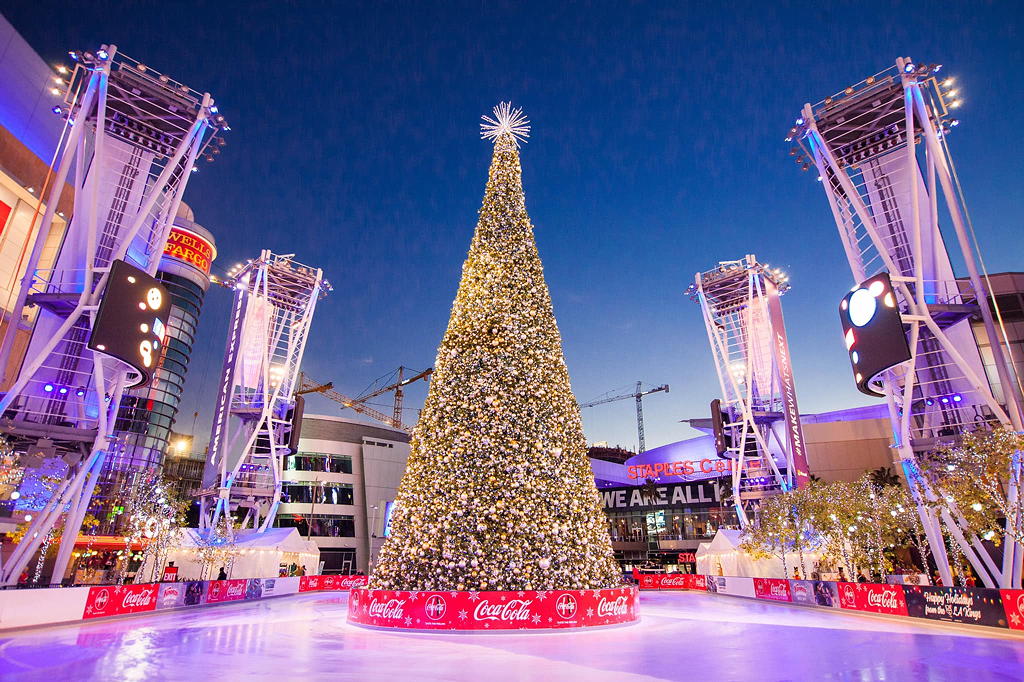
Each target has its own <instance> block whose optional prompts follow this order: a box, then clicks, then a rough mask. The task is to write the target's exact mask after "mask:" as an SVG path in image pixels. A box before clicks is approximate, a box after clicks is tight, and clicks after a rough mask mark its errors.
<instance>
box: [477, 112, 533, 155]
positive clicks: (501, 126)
mask: <svg viewBox="0 0 1024 682" xmlns="http://www.w3.org/2000/svg"><path fill="white" fill-rule="evenodd" d="M493 111H494V118H491V117H490V116H481V117H480V118H482V119H483V120H484V123H481V124H480V139H482V140H491V141H492V142H497V141H498V138H499V137H501V136H502V135H504V134H506V133H508V134H509V135H511V136H512V140H513V141H514V142H515V143H516V146H517V147H518V146H519V141H520V140H522V141H523V142H526V138H528V137H529V136H530V125H529V124H530V121H529V119H527V118H526V116H525V115H524V114H523V110H522V108H517V109H513V108H512V102H501V103H500V104H498V106H496V107H494V110H493Z"/></svg>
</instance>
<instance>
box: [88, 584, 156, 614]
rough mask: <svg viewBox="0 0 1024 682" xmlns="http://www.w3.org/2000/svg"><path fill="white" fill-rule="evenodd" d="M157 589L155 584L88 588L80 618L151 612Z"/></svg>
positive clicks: (154, 604)
mask: <svg viewBox="0 0 1024 682" xmlns="http://www.w3.org/2000/svg"><path fill="white" fill-rule="evenodd" d="M158 587H159V585H157V584H155V583H148V584H144V585H110V586H106V587H90V588H89V596H88V597H87V598H86V600H85V611H84V612H83V614H82V618H102V617H103V616H120V615H122V614H125V613H142V612H144V611H153V610H155V609H156V599H157V588H158Z"/></svg>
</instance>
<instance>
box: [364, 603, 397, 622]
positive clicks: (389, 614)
mask: <svg viewBox="0 0 1024 682" xmlns="http://www.w3.org/2000/svg"><path fill="white" fill-rule="evenodd" d="M367 610H368V611H369V613H370V615H371V616H373V617H375V618H389V619H391V620H398V619H399V618H402V617H404V616H405V600H404V599H389V600H387V601H377V600H376V599H374V600H373V601H372V602H370V608H369V609H367Z"/></svg>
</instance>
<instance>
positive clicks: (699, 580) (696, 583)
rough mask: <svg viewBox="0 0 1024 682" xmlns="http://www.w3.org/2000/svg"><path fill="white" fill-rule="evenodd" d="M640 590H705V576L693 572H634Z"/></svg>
mask: <svg viewBox="0 0 1024 682" xmlns="http://www.w3.org/2000/svg"><path fill="white" fill-rule="evenodd" d="M633 577H635V578H636V581H637V584H638V585H639V587H640V589H641V590H707V589H708V579H707V576H703V575H697V574H695V573H634V574H633Z"/></svg>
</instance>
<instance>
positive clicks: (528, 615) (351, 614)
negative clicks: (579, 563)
mask: <svg viewBox="0 0 1024 682" xmlns="http://www.w3.org/2000/svg"><path fill="white" fill-rule="evenodd" d="M638 595H639V591H638V590H637V588H636V587H634V586H623V587H616V588H612V589H605V590H547V591H529V590H528V591H522V592H408V591H395V590H371V589H368V588H365V587H356V588H353V589H352V592H351V594H350V596H349V601H348V622H350V623H355V624H356V625H366V626H370V627H378V628H397V629H404V630H479V631H484V632H486V631H493V630H555V629H566V628H586V627H599V626H605V625H621V624H623V623H632V622H634V621H636V620H637V618H639V613H638V611H637V596H638Z"/></svg>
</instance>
